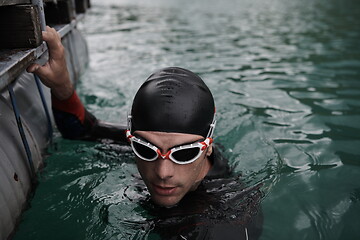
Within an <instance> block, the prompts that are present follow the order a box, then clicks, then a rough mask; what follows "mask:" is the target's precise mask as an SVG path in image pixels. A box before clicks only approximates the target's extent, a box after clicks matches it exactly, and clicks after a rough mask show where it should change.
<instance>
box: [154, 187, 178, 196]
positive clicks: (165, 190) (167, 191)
mask: <svg viewBox="0 0 360 240" xmlns="http://www.w3.org/2000/svg"><path fill="white" fill-rule="evenodd" d="M153 189H154V191H155V193H156V194H158V195H161V196H169V195H172V194H173V193H174V192H175V191H176V189H177V187H171V186H159V185H156V184H153Z"/></svg>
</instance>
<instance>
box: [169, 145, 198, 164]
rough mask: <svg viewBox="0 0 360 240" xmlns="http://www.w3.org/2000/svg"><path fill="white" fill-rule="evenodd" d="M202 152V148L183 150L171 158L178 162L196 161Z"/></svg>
mask: <svg viewBox="0 0 360 240" xmlns="http://www.w3.org/2000/svg"><path fill="white" fill-rule="evenodd" d="M199 152H200V147H193V148H187V149H181V150H178V151H176V152H173V153H172V154H171V156H172V157H173V158H174V159H176V161H178V162H187V161H190V160H192V159H194V158H195V157H196V156H197V155H198V154H199Z"/></svg>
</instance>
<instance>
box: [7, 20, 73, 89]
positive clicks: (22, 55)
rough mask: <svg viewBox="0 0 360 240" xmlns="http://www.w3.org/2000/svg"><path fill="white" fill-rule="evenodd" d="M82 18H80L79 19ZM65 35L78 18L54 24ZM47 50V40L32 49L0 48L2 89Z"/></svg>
mask: <svg viewBox="0 0 360 240" xmlns="http://www.w3.org/2000/svg"><path fill="white" fill-rule="evenodd" d="M79 20H80V19H79ZM53 27H54V28H55V29H56V30H57V31H58V32H59V33H60V35H61V37H64V36H65V35H67V34H68V33H69V32H70V31H71V30H72V29H73V28H75V27H76V20H73V21H72V22H71V23H70V24H64V25H56V26H53ZM46 51H47V47H46V44H45V42H43V43H42V44H41V45H40V46H39V47H37V48H32V49H12V50H11V49H4V50H0V91H1V90H2V89H4V88H5V87H6V86H7V85H8V84H10V83H11V82H13V81H14V80H15V79H16V78H17V77H18V76H19V75H20V74H21V73H22V72H23V71H24V70H25V69H26V68H27V67H28V66H29V65H30V63H32V62H34V61H35V60H36V59H38V58H39V57H40V56H41V55H43V54H44V53H45V52H46Z"/></svg>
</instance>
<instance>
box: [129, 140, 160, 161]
mask: <svg viewBox="0 0 360 240" xmlns="http://www.w3.org/2000/svg"><path fill="white" fill-rule="evenodd" d="M132 144H133V147H134V149H135V151H136V152H137V153H138V154H139V155H140V156H141V157H143V158H146V159H154V158H157V152H155V151H154V150H153V149H151V148H149V147H147V146H145V145H142V144H140V143H137V142H135V141H134V142H132Z"/></svg>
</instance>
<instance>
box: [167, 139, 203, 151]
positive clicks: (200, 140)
mask: <svg viewBox="0 0 360 240" xmlns="http://www.w3.org/2000/svg"><path fill="white" fill-rule="evenodd" d="M204 140H205V138H200V139H199V140H196V141H189V142H184V143H182V144H179V145H175V146H173V147H171V148H176V147H180V146H184V145H190V144H193V143H197V142H202V141H204ZM171 148H170V149H171Z"/></svg>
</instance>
